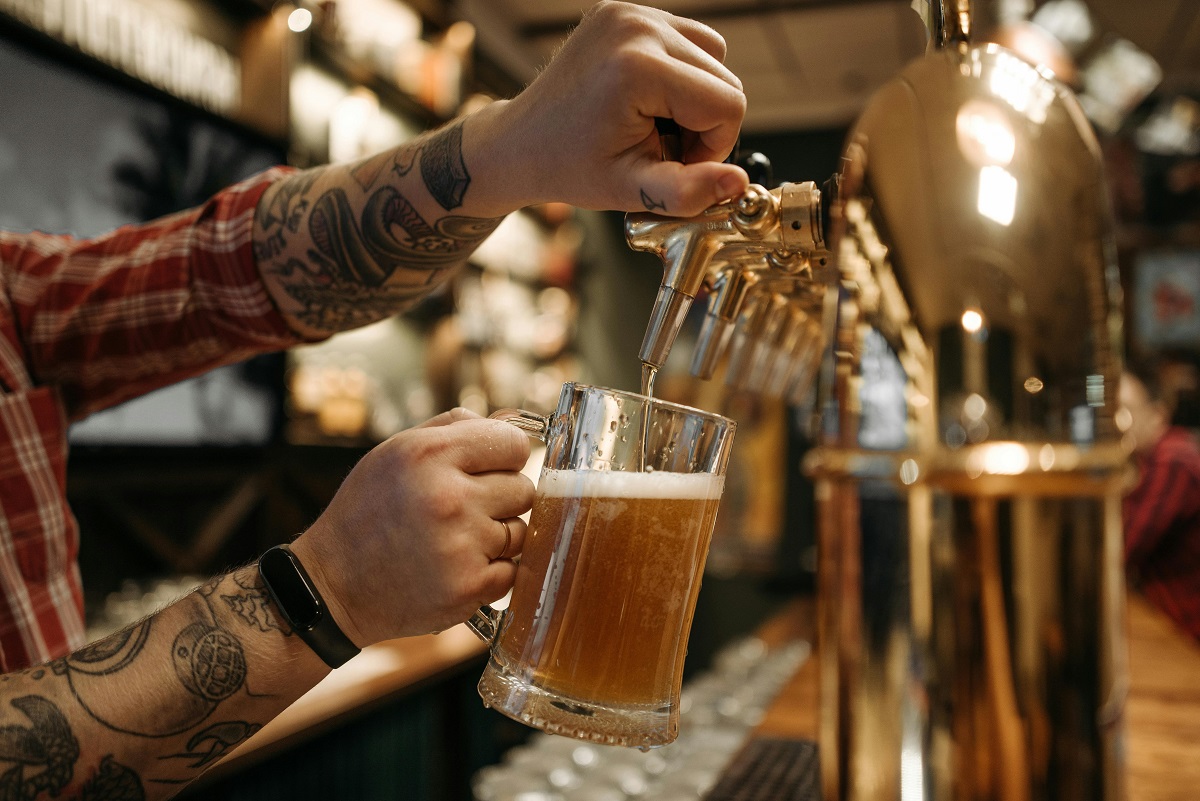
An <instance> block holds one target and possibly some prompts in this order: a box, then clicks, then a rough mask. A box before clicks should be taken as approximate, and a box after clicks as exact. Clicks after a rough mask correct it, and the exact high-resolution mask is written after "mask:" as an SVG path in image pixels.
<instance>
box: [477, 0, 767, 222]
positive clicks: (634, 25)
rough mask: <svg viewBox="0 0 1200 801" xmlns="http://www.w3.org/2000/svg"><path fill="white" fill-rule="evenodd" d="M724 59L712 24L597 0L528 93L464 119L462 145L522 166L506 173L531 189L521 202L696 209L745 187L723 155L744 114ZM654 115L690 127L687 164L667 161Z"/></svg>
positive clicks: (741, 97) (685, 155) (739, 93)
mask: <svg viewBox="0 0 1200 801" xmlns="http://www.w3.org/2000/svg"><path fill="white" fill-rule="evenodd" d="M724 58H725V41H724V40H723V39H722V38H721V36H720V35H719V34H717V32H716V31H714V30H712V29H711V28H709V27H707V26H705V25H702V24H700V23H698V22H695V21H693V20H690V19H685V18H682V17H676V16H674V15H672V14H668V13H666V12H663V11H659V10H657V9H652V8H646V7H642V6H636V5H630V4H628V3H619V2H601V3H597V4H596V5H595V6H594V7H593V8H592V9H591V10H590V11H589V12H588V13H587V14H585V15H584V17H583V19H582V21H581V22H580V23H579V26H578V27H577V28H576V29H575V31H574V32H573V33H572V34H571V36H570V38H569V39H568V40H567V42H566V43H565V45H564V46H563V48H562V50H561V51H560V52H559V53H558V55H557V56H555V58H554V59H553V60H552V61H551V63H550V65H549V66H548V67H547V68H546V69H545V70H544V71H543V72H542V74H541V75H539V76H538V78H537V79H536V80H535V81H534V82H533V83H532V84H531V85H530V86H529V87H528V88H527V89H526V90H525V91H524V92H522V93H521V95H519V96H518V97H517V98H515V99H514V100H512V101H510V102H508V103H504V104H496V105H495V106H493V107H492V108H489V109H485V110H484V112H482V113H481V114H480V115H478V116H477V117H476V118H475V119H473V120H472V121H469V122H468V124H467V127H466V132H465V136H466V137H467V140H466V141H467V144H468V145H470V146H472V147H478V148H480V149H482V150H484V151H485V152H487V153H488V156H487V159H486V163H499V164H507V165H509V167H510V168H511V169H514V170H517V171H518V173H519V174H517V175H510V176H509V178H510V179H511V180H512V181H519V182H520V183H519V184H517V185H519V186H524V187H525V188H526V190H527V191H530V192H532V193H533V196H531V197H529V198H526V199H525V200H526V202H540V201H544V200H558V201H562V202H565V203H570V204H572V205H576V206H581V207H584V208H596V209H615V210H622V211H637V210H651V211H659V212H662V213H664V214H671V215H691V214H696V213H699V212H700V211H703V210H704V209H705V208H707V207H708V206H710V205H712V204H713V203H716V202H718V201H721V200H725V199H728V198H730V197H732V196H735V195H737V194H740V193H741V192H742V191H744V190H745V188H746V186H747V184H748V180H747V177H746V174H745V172H744V171H743V170H742V169H741V168H739V167H736V166H733V165H730V164H722V163H721V160H722V159H724V158H725V157H726V156H728V155H729V153H730V152H731V151H732V150H733V147H734V145H735V144H736V142H737V137H738V132H739V129H740V126H741V122H742V117H743V116H744V115H745V111H746V97H745V95H744V94H743V93H742V84H741V81H739V80H738V78H737V76H735V75H734V74H733V73H732V72H730V71H729V70H728V69H727V68H726V67H725V65H724V64H723V61H724ZM656 117H659V118H667V119H672V120H674V121H675V122H676V123H678V124H679V126H680V127H681V128H682V129H683V142H682V144H683V149H682V157H683V161H682V163H679V162H664V161H663V159H662V148H661V145H660V142H659V137H658V132H657V131H656V129H655V124H654V123H655V118H656ZM505 153H507V158H505V157H504V154H505ZM489 189H490V187H489Z"/></svg>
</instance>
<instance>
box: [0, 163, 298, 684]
mask: <svg viewBox="0 0 1200 801" xmlns="http://www.w3.org/2000/svg"><path fill="white" fill-rule="evenodd" d="M284 174H285V171H284V170H283V169H275V170H270V171H268V172H266V173H263V174H262V175H260V176H257V177H255V178H252V179H250V180H247V181H245V182H244V183H242V184H239V185H238V186H235V187H232V188H230V189H227V190H225V191H223V192H221V193H220V194H218V195H217V196H216V197H214V198H213V199H211V200H210V201H209V202H208V203H206V204H204V205H203V206H200V207H199V208H196V209H192V210H190V211H186V212H180V213H179V214H176V215H172V216H171V217H168V218H165V219H162V220H157V221H155V222H152V223H148V224H145V225H140V226H128V227H125V228H120V229H118V230H116V231H114V232H112V233H110V234H107V235H105V236H102V237H99V238H97V239H91V240H78V239H73V238H71V237H67V236H51V235H47V234H37V233H35V234H6V233H0V669H2V670H4V671H9V670H14V669H17V668H21V667H25V666H27V665H30V664H34V663H38V662H42V661H45V660H47V659H50V658H53V657H57V656H62V655H63V654H66V653H68V652H70V651H72V650H75V649H76V648H78V647H79V646H81V645H83V642H84V620H83V593H82V590H81V586H80V578H79V566H78V562H77V559H76V557H77V554H78V551H79V532H78V527H77V525H76V523H75V518H74V516H73V515H72V514H71V511H70V509H68V507H67V502H66V493H65V490H66V458H67V424H68V423H69V422H71V421H73V420H78V419H80V418H83V417H85V416H87V415H88V414H90V413H92V412H94V411H97V410H99V409H103V408H105V407H108V406H112V405H114V404H117V403H120V402H121V401H123V400H126V399H128V398H130V397H133V396H135V395H141V394H144V393H146V392H149V391H150V390H153V389H157V388H159V387H162V386H165V385H167V384H171V383H173V382H175V381H178V380H180V379H183V378H186V377H189V376H193V375H196V374H198V373H201V372H204V371H205V370H208V369H211V368H213V367H216V366H218V365H221V364H228V363H232V362H236V361H240V360H242V359H245V358H247V357H249V356H251V355H253V354H256V353H261V352H264V351H268V350H279V349H282V348H285V347H288V346H289V345H292V344H294V343H295V342H296V341H297V340H298V338H297V337H296V335H294V334H293V333H292V332H291V331H290V330H289V329H288V326H287V324H286V323H285V321H284V319H283V317H282V316H281V315H280V314H279V312H278V310H277V309H276V308H275V306H274V305H273V303H272V301H271V299H270V297H269V296H268V295H267V291H266V289H265V288H264V287H263V284H262V282H261V280H260V279H259V275H258V270H257V269H256V267H255V263H254V256H253V254H252V252H251V229H252V225H253V220H254V207H255V204H256V203H257V202H258V199H259V197H260V196H261V195H262V193H263V191H264V190H265V189H266V188H267V186H268V185H269V184H270V183H271V182H272V181H273V180H276V179H278V178H280V177H282V175H284Z"/></svg>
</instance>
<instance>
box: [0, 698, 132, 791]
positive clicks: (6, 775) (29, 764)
mask: <svg viewBox="0 0 1200 801" xmlns="http://www.w3.org/2000/svg"><path fill="white" fill-rule="evenodd" d="M9 703H10V704H11V705H12V707H13V708H15V709H16V710H18V711H19V712H20V713H21V715H22V716H23V718H24V722H21V723H16V724H8V725H3V726H0V798H4V799H14V801H15V800H16V799H22V801H23V800H24V799H35V798H45V797H47V796H48V797H50V798H56V797H58V796H59V794H60V793H62V791H63V789H64V788H66V787H67V786H68V785H69V784H70V783H71V781H72V779H74V778H75V771H76V769H77V767H79V758H80V745H79V740H78V739H77V738H76V736H75V733H74V732H73V731H72V730H71V725H70V723H69V721H68V720H67V718H66V716H65V715H63V713H62V711H61V710H60V709H59V708H58V706H57V705H55V704H54V702H53V701H50V700H48V699H47V698H44V697H42V696H39V695H25V696H21V697H19V698H14V699H12V700H11V701H10V702H9ZM5 717H7V716H5ZM43 793H45V794H46V795H43ZM77 797H78V798H79V799H104V800H105V801H142V799H144V798H145V797H146V793H145V791H144V790H143V788H142V780H141V777H139V776H138V774H137V773H136V772H135V771H134V770H132V769H131V768H128V767H126V766H125V765H122V764H120V763H118V762H117V761H116V760H115V759H114V757H113V755H112V754H108V755H106V756H105V757H104V758H103V759H101V760H100V764H99V766H98V768H97V769H96V771H95V773H94V774H93V775H91V776H89V777H88V778H87V779H86V780H85V781H84V782H82V786H81V788H80V792H79V795H78V796H77Z"/></svg>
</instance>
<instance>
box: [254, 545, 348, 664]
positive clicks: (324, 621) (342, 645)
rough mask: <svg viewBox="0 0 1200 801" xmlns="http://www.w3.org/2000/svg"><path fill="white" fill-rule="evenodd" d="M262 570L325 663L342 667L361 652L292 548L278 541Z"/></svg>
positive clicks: (274, 596) (285, 612)
mask: <svg viewBox="0 0 1200 801" xmlns="http://www.w3.org/2000/svg"><path fill="white" fill-rule="evenodd" d="M258 572H259V574H260V575H261V576H262V579H263V583H264V584H266V585H267V592H268V593H269V594H270V595H271V600H273V601H274V602H275V608H276V609H277V610H279V613H280V614H281V615H282V616H283V619H284V620H286V621H287V624H288V625H289V626H291V627H292V631H294V632H296V634H298V635H299V636H300V639H302V640H304V642H305V643H306V644H307V645H308V647H309V648H311V649H313V651H314V652H315V653H316V654H317V656H319V657H321V659H322V660H324V662H325V664H327V665H329V666H330V667H331V668H337V667H341V666H342V665H344V664H346V663H347V662H348V661H350V659H351V658H352V657H354V656H355V655H356V654H358V652H359V651H360V650H361V649H360V648H359V647H358V646H357V645H355V644H354V643H353V642H351V641H350V638H349V637H347V636H346V634H345V633H344V632H343V631H342V630H341V629H340V628H339V627H338V624H337V621H335V620H334V619H333V615H332V614H330V612H329V607H328V606H326V605H325V601H324V600H323V599H322V598H321V594H320V593H319V592H317V587H316V585H315V584H313V582H312V579H311V578H309V577H308V571H306V570H305V569H304V565H302V564H300V560H299V559H298V558H296V554H294V553H292V549H291V548H289V547H287V546H286V545H276V546H275V547H274V548H271V549H270V550H269V551H267V552H266V553H264V554H263V555H262V556H260V557H259V559H258Z"/></svg>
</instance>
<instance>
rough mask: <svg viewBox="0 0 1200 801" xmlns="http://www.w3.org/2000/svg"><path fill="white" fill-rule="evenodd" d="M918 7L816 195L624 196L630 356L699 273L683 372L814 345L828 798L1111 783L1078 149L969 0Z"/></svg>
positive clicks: (1107, 639) (668, 337)
mask: <svg viewBox="0 0 1200 801" xmlns="http://www.w3.org/2000/svg"><path fill="white" fill-rule="evenodd" d="M976 4H978V2H977V3H976ZM929 7H930V10H931V12H932V13H930V14H928V21H930V22H931V24H932V30H931V41H932V44H933V45H935V46H934V47H933V48H932V49H931V50H930V52H929V53H928V54H927V55H926V56H925V57H923V58H921V59H918V60H917V61H916V62H914V63H912V64H911V65H909V66H908V67H907V68H905V69H904V70H903V72H902V73H901V74H900V75H899V76H897V77H896V78H895V79H893V80H892V81H891V82H890V83H888V84H887V85H885V86H884V87H883V88H882V89H881V90H879V91H878V92H877V93H876V94H875V95H874V97H873V98H872V99H871V100H870V102H869V103H868V105H867V107H866V109H865V110H864V111H863V113H862V114H861V116H860V117H859V119H858V120H857V121H856V123H855V124H854V126H853V127H852V129H851V131H850V134H849V136H848V139H847V142H846V146H845V150H844V154H843V155H844V158H843V167H842V169H841V171H840V181H839V183H838V186H839V189H838V192H837V193H836V194H837V196H836V197H832V196H830V195H831V193H826V196H825V197H824V198H822V197H821V192H820V190H817V189H816V188H815V186H814V185H812V184H807V185H805V184H785V185H784V187H783V188H782V189H781V190H780V191H776V192H773V193H767V192H765V190H763V189H761V188H759V187H754V188H752V189H751V191H750V192H749V193H747V195H746V196H745V197H743V198H738V199H734V200H733V201H731V202H729V203H726V204H722V205H720V206H717V207H715V208H714V209H713V210H711V211H710V212H709V213H707V214H705V215H701V216H700V217H697V218H694V219H691V220H668V219H664V218H652V217H651V216H649V215H631V216H630V218H629V223H628V234H629V241H630V244H631V245H632V246H633V247H635V248H640V249H650V250H655V251H657V252H658V253H659V254H660V255H661V256H663V258H664V260H665V262H666V269H665V274H664V275H665V277H664V282H663V288H662V289H661V290H660V294H659V302H658V303H657V304H656V306H655V312H654V316H653V317H652V318H651V322H650V326H649V328H648V329H647V334H646V340H645V343H644V345H643V349H642V358H643V359H644V360H646V361H648V362H653V363H656V364H661V363H662V361H663V360H665V356H666V354H667V352H668V351H669V349H670V346H671V344H672V342H673V340H674V337H675V334H676V333H677V332H678V326H679V322H680V321H681V320H682V313H681V311H680V309H681V307H682V306H685V305H686V303H687V302H690V298H691V297H694V296H695V294H696V293H697V291H698V290H699V288H700V287H701V286H704V285H706V284H707V285H708V287H709V288H710V290H711V295H710V303H709V310H708V316H707V318H706V323H705V330H704V332H703V335H702V336H701V340H700V346H699V350H700V352H699V353H698V354H697V357H696V360H695V361H694V362H693V368H694V371H695V372H697V374H700V375H705V374H707V373H709V372H710V371H711V365H712V364H713V363H714V359H715V357H714V355H713V353H712V350H713V349H717V350H719V349H720V348H722V347H724V343H725V342H734V343H742V344H735V347H736V348H742V349H746V350H745V351H744V354H743V355H742V356H738V353H737V351H735V353H734V358H731V364H730V371H729V375H731V376H737V378H735V379H734V380H737V381H743V380H744V381H745V382H746V387H747V388H750V389H755V390H757V391H764V392H766V391H768V388H769V389H771V390H774V389H775V388H776V387H778V386H780V381H781V380H782V381H783V384H787V383H788V381H787V380H786V379H780V376H781V375H787V371H788V368H787V367H779V365H780V364H782V363H784V362H787V361H788V360H786V359H783V360H780V359H779V358H778V355H779V354H780V353H781V352H783V351H788V352H789V353H790V354H791V355H792V356H793V361H792V362H791V368H792V369H793V370H794V371H795V370H797V364H798V362H797V361H795V360H796V359H799V358H800V357H798V356H796V354H800V353H808V354H809V356H808V357H806V358H807V359H808V360H809V364H808V366H807V367H806V368H805V370H807V371H808V372H809V373H811V372H812V365H811V359H812V356H811V354H812V353H813V352H816V353H823V354H824V359H825V368H826V371H825V372H826V373H827V374H829V375H831V376H832V381H831V382H830V383H829V385H828V386H827V387H825V386H823V387H822V391H823V392H825V393H828V402H827V403H822V404H818V406H819V407H821V408H825V409H827V410H829V411H828V412H827V413H828V414H831V415H833V416H834V418H835V419H832V420H830V419H826V420H825V421H823V425H822V426H821V430H822V431H823V432H824V433H823V435H822V436H823V439H822V441H821V442H820V444H819V447H817V448H816V449H814V450H813V451H812V452H811V453H810V454H809V457H808V459H807V462H806V470H807V471H808V473H809V475H811V476H812V478H813V480H814V481H815V484H816V496H817V498H818V507H819V508H818V518H819V519H818V523H817V525H818V532H817V539H818V560H819V566H818V616H819V620H818V629H819V648H818V651H819V659H820V677H821V678H820V682H821V709H820V752H821V760H820V762H821V781H822V788H823V795H824V798H825V799H826V801H876V800H877V799H878V800H880V801H882V800H884V799H886V801H896V799H909V798H915V799H929V800H931V801H951V800H952V799H954V800H957V799H970V800H971V801H991V800H993V799H994V800H995V801H1002V800H1003V801H1026V800H1029V801H1041V800H1043V799H1045V800H1047V801H1049V800H1050V799H1053V801H1074V800H1076V799H1079V800H1082V799H1101V800H1103V801H1118V800H1119V799H1123V798H1125V785H1124V780H1123V773H1122V768H1121V751H1122V746H1121V736H1122V721H1123V711H1124V703H1125V694H1126V686H1127V679H1126V653H1127V647H1126V639H1125V616H1124V574H1123V568H1122V561H1121V557H1122V532H1121V495H1122V491H1123V488H1124V486H1125V483H1126V481H1127V480H1128V461H1127V457H1128V454H1127V452H1126V450H1125V448H1124V447H1123V445H1122V441H1121V432H1120V431H1118V429H1117V425H1116V414H1115V412H1116V391H1117V381H1118V377H1119V372H1120V361H1121V354H1120V340H1121V319H1120V313H1119V309H1120V305H1121V304H1120V298H1119V288H1118V286H1119V285H1118V282H1117V276H1116V269H1115V260H1114V255H1113V247H1112V241H1111V239H1112V223H1111V219H1110V211H1109V204H1108V199H1107V190H1106V186H1105V177H1104V171H1103V165H1102V162H1101V158H1100V151H1099V147H1098V144H1097V142H1096V140H1095V138H1094V136H1093V134H1092V131H1091V128H1090V126H1089V124H1088V122H1087V120H1086V119H1085V117H1084V115H1083V113H1082V111H1081V109H1080V106H1079V104H1078V102H1077V100H1076V98H1075V97H1074V95H1073V94H1072V93H1071V91H1070V90H1069V89H1068V88H1067V87H1065V86H1064V85H1062V84H1061V83H1059V82H1058V81H1057V80H1056V79H1055V78H1054V77H1053V75H1052V74H1050V73H1049V72H1048V71H1046V70H1045V69H1043V68H1041V67H1039V66H1036V65H1034V64H1032V63H1030V62H1028V61H1026V60H1024V59H1023V58H1022V57H1021V56H1020V55H1019V54H1017V53H1015V52H1012V51H1010V50H1007V49H1004V48H1003V47H1000V46H998V45H996V44H991V43H987V42H985V41H983V39H982V38H981V37H980V36H979V34H978V28H979V27H980V26H979V22H978V20H979V17H978V16H976V15H973V13H972V12H973V10H974V9H973V8H972V4H971V3H970V2H968V0H945V3H944V4H943V3H937V2H932V3H929ZM973 23H974V25H975V28H974V29H973V28H972V25H973ZM788 187H807V188H805V189H789V188H788ZM814 220H815V221H816V222H812V221H814ZM806 225H807V227H806ZM796 232H805V233H802V236H801V239H800V240H796V239H792V238H789V237H791V236H792V234H793V233H796ZM822 259H825V260H826V263H825V264H822V263H821V260H822ZM797 265H800V266H799V267H797ZM681 296H686V297H687V298H688V299H689V300H688V301H683V300H681ZM798 297H799V298H803V300H795V299H796V298H798ZM817 298H820V300H819V302H818V301H817V300H816V299H817ZM684 311H686V309H684ZM801 315H803V319H801ZM814 321H816V322H814ZM731 329H732V331H731ZM823 332H824V333H823ZM745 343H752V344H745ZM768 353H769V354H771V355H770V356H768V355H767V354H768ZM739 359H741V361H739ZM768 365H769V366H768ZM800 372H803V370H801V371H800ZM771 376H774V379H773V380H772V379H771V378H770V377H771ZM784 394H785V396H786V393H784Z"/></svg>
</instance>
